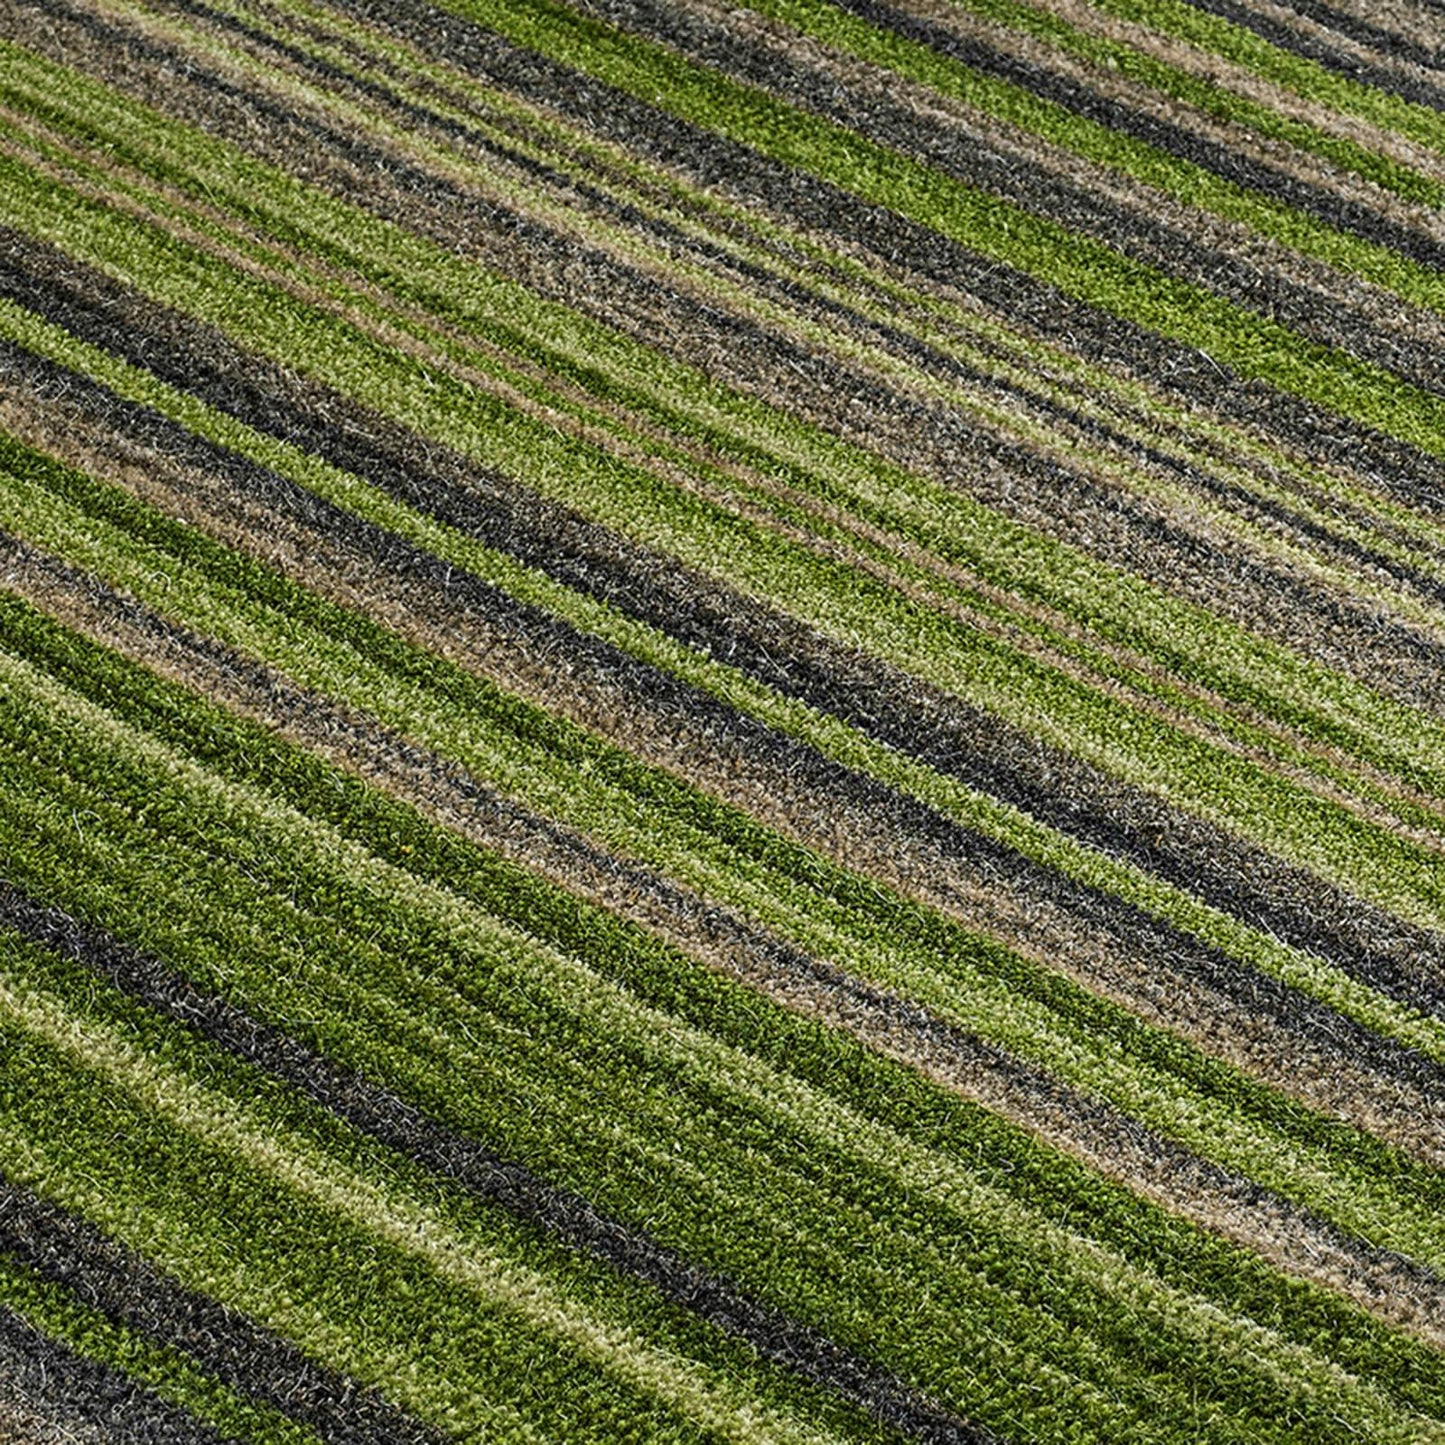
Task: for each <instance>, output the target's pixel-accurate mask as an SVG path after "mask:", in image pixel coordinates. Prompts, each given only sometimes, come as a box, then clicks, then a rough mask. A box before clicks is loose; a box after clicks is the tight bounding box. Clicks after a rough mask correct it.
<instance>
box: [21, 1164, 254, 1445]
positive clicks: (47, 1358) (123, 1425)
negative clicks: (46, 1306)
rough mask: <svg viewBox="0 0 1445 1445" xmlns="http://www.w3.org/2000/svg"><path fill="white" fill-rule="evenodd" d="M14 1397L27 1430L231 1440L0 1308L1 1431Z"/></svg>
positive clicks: (135, 1439)
mask: <svg viewBox="0 0 1445 1445" xmlns="http://www.w3.org/2000/svg"><path fill="white" fill-rule="evenodd" d="M8 1193H9V1190H8V1188H7V1186H6V1185H5V1184H4V1182H3V1181H0V1211H3V1210H4V1209H5V1207H6V1205H7V1204H8V1202H9V1201H8V1198H7V1195H8ZM0 1218H3V1214H0ZM0 1248H4V1240H3V1236H0ZM10 1400H14V1401H15V1402H16V1405H17V1410H23V1411H24V1412H25V1414H26V1415H28V1416H29V1417H30V1419H29V1420H28V1421H27V1422H26V1423H27V1428H29V1427H30V1426H36V1427H38V1426H41V1425H47V1426H49V1427H51V1429H53V1430H54V1431H55V1432H56V1433H55V1435H54V1436H53V1437H50V1438H54V1439H64V1440H74V1439H80V1440H82V1441H100V1440H104V1441H106V1442H108V1445H222V1442H223V1441H224V1440H225V1438H226V1437H224V1436H222V1435H221V1434H220V1432H219V1431H217V1430H215V1429H213V1428H212V1427H211V1426H209V1425H206V1424H203V1423H202V1422H201V1421H199V1420H196V1419H193V1418H192V1417H191V1416H190V1415H188V1414H187V1413H186V1412H185V1411H184V1410H182V1409H181V1408H180V1407H179V1406H178V1405H173V1404H171V1402H170V1401H168V1400H164V1399H162V1398H161V1397H160V1396H159V1395H157V1394H155V1393H154V1392H153V1391H151V1390H148V1389H146V1388H145V1387H144V1386H142V1385H138V1384H137V1383H136V1382H135V1381H134V1380H132V1379H131V1378H130V1377H129V1376H127V1375H125V1374H123V1373H122V1372H121V1371H119V1370H116V1369H113V1368H112V1367H111V1366H109V1365H103V1364H101V1363H100V1362H99V1361H97V1360H91V1359H87V1358H86V1357H85V1356H84V1355H80V1354H77V1353H76V1352H75V1351H74V1350H72V1349H70V1348H69V1347H68V1346H67V1345H64V1344H62V1343H61V1342H60V1341H58V1340H53V1339H50V1338H49V1337H48V1336H46V1335H44V1334H42V1333H41V1332H40V1331H39V1330H37V1329H36V1328H35V1327H34V1326H33V1325H31V1324H29V1323H28V1322H27V1321H26V1320H24V1319H23V1318H21V1317H20V1316H19V1315H17V1314H15V1313H14V1311H12V1310H9V1309H6V1308H4V1307H3V1306H0V1432H3V1431H4V1430H5V1425H6V1419H5V1414H6V1411H5V1406H6V1404H7V1403H9V1401H10ZM89 1432H94V1433H89ZM0 1438H3V1439H8V1440H13V1441H14V1442H15V1445H40V1442H41V1440H42V1439H44V1437H40V1436H38V1435H37V1436H30V1435H28V1434H27V1436H25V1437H21V1436H10V1435H8V1434H0Z"/></svg>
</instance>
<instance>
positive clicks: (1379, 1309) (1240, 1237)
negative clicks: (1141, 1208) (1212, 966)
mask: <svg viewBox="0 0 1445 1445" xmlns="http://www.w3.org/2000/svg"><path fill="white" fill-rule="evenodd" d="M37 590H39V591H42V592H43V591H44V590H45V589H44V587H43V586H42V587H41V588H40V589H37ZM47 600H48V599H47ZM75 600H76V601H78V600H79V599H75ZM65 610H71V609H69V608H67V609H65ZM75 610H76V611H77V612H84V610H85V609H84V607H81V608H78V609H75ZM104 630H106V631H109V632H110V633H111V635H112V637H113V639H114V640H115V641H117V642H118V643H119V644H120V645H121V646H122V648H124V647H125V645H126V643H127V641H131V642H132V644H133V642H134V640H133V639H126V638H125V637H123V636H121V635H120V634H121V633H122V632H123V631H124V629H123V628H116V627H114V624H113V621H112V622H111V623H110V625H108V626H106V627H105V628H104ZM141 648H142V650H148V651H151V652H152V653H153V652H154V648H153V646H151V645H149V644H148V643H144V642H143V643H142V644H141ZM146 660H148V661H149V662H150V663H151V665H156V663H157V661H158V659H157V658H156V657H155V656H151V657H149V658H148V659H146ZM176 661H177V659H176V657H175V656H174V655H172V657H171V659H170V660H169V662H165V663H161V665H160V670H161V671H162V672H163V673H170V674H172V675H174V676H176V677H177V678H178V679H181V680H185V681H188V682H190V683H191V684H192V685H195V684H196V683H197V682H200V683H201V684H202V685H204V683H205V682H206V681H210V682H212V683H217V684H219V685H218V686H217V687H216V693H217V694H218V695H221V696H224V695H225V694H227V693H229V694H231V697H230V698H227V699H226V700H227V701H232V702H234V701H235V700H236V697H237V693H238V684H237V680H236V678H235V677H234V676H233V675H230V674H225V673H220V674H218V675H217V674H213V675H212V676H211V677H210V678H201V677H199V676H198V674H197V673H196V671H195V668H194V664H193V663H191V664H187V663H185V662H182V663H181V664H180V665H179V666H177V665H176ZM248 701H249V703H250V705H248ZM239 710H240V711H243V712H247V713H250V714H252V715H254V716H257V717H261V718H264V719H265V720H267V721H269V722H271V723H272V724H273V725H276V726H278V727H280V728H281V730H282V731H283V732H285V733H286V734H288V735H289V736H292V737H293V739H294V740H296V741H300V742H302V743H303V744H307V745H316V746H317V748H318V750H319V751H323V752H325V753H327V754H329V755H330V756H331V757H332V758H333V759H334V760H335V761H338V762H340V763H341V764H342V765H343V766H347V765H348V764H350V763H351V762H352V761H353V759H352V758H351V757H350V756H349V750H348V749H347V748H345V747H343V746H341V745H340V744H339V742H338V734H337V733H335V732H328V731H327V729H326V719H325V715H324V714H323V713H320V712H317V713H315V714H313V715H312V716H311V717H310V718H308V717H306V716H305V714H298V713H295V712H292V713H287V714H285V715H278V714H277V713H276V710H275V706H274V703H272V702H270V701H269V700H267V699H266V698H265V697H264V695H263V694H258V695H256V696H255V697H254V698H252V699H249V700H242V701H241V706H240V708H239ZM313 731H319V732H321V733H322V734H323V736H321V737H314V736H311V734H312V733H313ZM360 761H361V762H362V769H361V770H362V771H364V772H365V773H367V774H369V775H370V776H371V780H372V781H374V782H376V783H378V784H380V785H382V786H384V787H386V788H387V789H388V791H392V792H394V793H396V794H397V795H399V796H403V797H407V798H409V800H411V801H414V802H417V803H418V804H419V805H420V806H421V807H422V809H423V811H424V812H427V813H429V814H431V815H433V816H435V817H436V818H437V820H438V821H441V822H443V823H444V824H448V823H451V824H455V823H456V822H457V821H459V820H458V819H457V817H455V816H452V817H448V816H447V814H448V805H447V802H446V800H445V796H444V793H442V794H438V790H437V789H436V788H435V787H434V786H431V787H425V786H424V787H423V789H422V790H421V793H418V792H417V790H416V787H415V783H414V782H409V781H408V780H406V779H399V778H398V777H397V775H396V773H395V772H394V771H392V770H390V769H389V768H388V765H387V763H386V762H385V760H384V759H383V758H380V757H379V756H378V753H377V752H376V751H374V750H373V751H368V752H366V753H365V755H364V757H363V758H362V759H361V760H360ZM424 793H430V794H431V796H430V797H427V796H423V795H422V794H424ZM471 816H472V817H473V818H474V817H475V814H474V813H472V814H471ZM464 831H470V832H472V833H473V835H474V836H478V837H479V840H480V841H484V842H485V843H486V844H487V845H489V846H494V847H498V848H499V850H500V851H502V852H503V853H506V854H517V849H516V845H515V841H513V842H512V844H511V846H508V840H507V838H506V837H505V836H504V835H497V834H491V835H487V836H485V837H482V836H481V835H480V834H479V833H478V830H476V828H475V826H474V825H473V826H472V827H471V828H470V829H464ZM518 861H522V862H524V863H526V864H528V865H529V866H540V867H541V869H542V871H543V872H544V875H545V873H546V864H547V860H546V859H544V858H539V857H538V856H537V855H536V854H535V853H534V852H532V851H530V850H527V851H524V852H522V853H521V854H519V855H518ZM565 862H566V870H567V877H564V878H562V879H558V880H556V881H559V882H562V883H563V885H564V886H568V885H569V884H570V886H573V887H575V888H577V891H578V892H579V893H581V895H582V896H584V897H589V898H593V899H595V901H597V902H599V903H602V904H603V906H609V905H612V904H615V903H616V902H617V896H616V892H615V888H614V890H612V891H609V890H608V888H607V887H606V886H605V884H603V883H602V880H601V879H600V878H596V877H592V878H589V877H588V876H586V875H585V874H579V873H578V871H577V869H576V861H575V856H574V855H570V854H568V855H565ZM579 885H580V886H579ZM598 885H601V886H598ZM641 921H644V922H645V923H646V922H649V921H650V920H647V919H646V918H645V917H644V918H642V919H641ZM662 931H663V932H664V933H667V932H672V933H673V934H674V936H675V935H676V929H675V928H668V927H666V926H664V928H663V929H662ZM678 941H680V942H682V943H683V945H684V946H685V947H688V948H689V951H691V952H693V953H694V955H695V956H699V957H701V958H702V961H704V962H707V963H709V964H711V965H712V966H718V964H719V962H721V965H722V967H723V969H724V971H726V972H729V973H731V974H732V975H733V976H736V977H741V978H743V979H744V980H745V981H747V982H749V983H750V984H752V985H753V986H755V987H759V988H760V989H761V990H762V991H763V992H765V993H767V994H768V996H769V997H771V998H773V999H774V1000H775V1001H776V1002H778V1003H780V1004H782V1005H784V1006H785V1007H790V1008H793V1009H796V1010H798V1011H800V1012H802V1013H805V1014H808V1015H809V1016H811V1017H814V1018H817V1019H819V1020H820V1021H822V1022H824V1023H827V1024H828V1025H830V1026H832V1027H835V1028H838V1029H839V1030H840V1031H844V1032H847V1033H849V1034H851V1035H853V1036H854V1037H856V1038H858V1039H860V1040H861V1041H862V1042H864V1043H865V1044H867V1045H869V1046H870V1047H872V1048H874V1049H876V1050H877V1051H878V1052H879V1053H881V1054H883V1055H884V1056H885V1057H889V1058H893V1059H895V1060H897V1061H898V1062H901V1063H903V1064H905V1065H907V1066H908V1067H911V1068H914V1069H917V1070H918V1071H919V1072H920V1073H922V1074H923V1075H924V1076H925V1077H927V1078H929V1079H931V1080H932V1081H933V1082H935V1083H938V1084H940V1085H941V1086H943V1087H945V1088H949V1089H953V1090H955V1091H957V1092H958V1093H959V1094H961V1095H962V1096H963V1097H966V1098H969V1099H972V1100H974V1101H976V1102H978V1103H980V1104H982V1105H983V1106H984V1107H986V1108H989V1109H991V1110H993V1111H994V1112H996V1113H998V1114H999V1115H1001V1116H1002V1117H1003V1118H1005V1119H1007V1120H1009V1121H1010V1122H1012V1123H1015V1124H1018V1125H1020V1126H1021V1127H1023V1128H1025V1129H1027V1130H1028V1131H1030V1132H1032V1133H1034V1134H1035V1135H1037V1136H1038V1137H1039V1138H1041V1139H1042V1140H1043V1141H1044V1142H1046V1143H1048V1144H1050V1145H1052V1146H1053V1147H1055V1148H1058V1149H1060V1150H1062V1151H1063V1152H1065V1153H1067V1154H1070V1155H1071V1156H1073V1157H1075V1158H1077V1159H1079V1160H1081V1161H1082V1162H1084V1163H1085V1164H1087V1165H1089V1166H1090V1167H1092V1168H1094V1169H1095V1170H1097V1171H1098V1172H1099V1173H1101V1174H1102V1175H1104V1176H1105V1177H1107V1178H1110V1179H1112V1180H1114V1181H1116V1182H1117V1183H1120V1184H1122V1185H1124V1186H1126V1187H1128V1188H1130V1189H1132V1190H1134V1191H1136V1192H1137V1193H1139V1194H1141V1195H1142V1196H1143V1197H1145V1198H1147V1199H1149V1200H1151V1201H1152V1202H1154V1203H1156V1204H1159V1205H1161V1206H1162V1207H1164V1208H1166V1209H1169V1210H1171V1211H1173V1212H1175V1213H1178V1214H1181V1215H1182V1216H1183V1217H1185V1218H1187V1219H1190V1220H1191V1221H1193V1222H1194V1223H1196V1224H1199V1225H1201V1226H1202V1227H1205V1228H1207V1229H1211V1230H1214V1231H1216V1232H1218V1233H1220V1234H1222V1235H1223V1236H1225V1237H1226V1238H1229V1239H1232V1240H1233V1241H1235V1242H1236V1243H1238V1244H1240V1245H1242V1246H1244V1247H1246V1248H1249V1249H1252V1250H1255V1251H1256V1252H1258V1253H1260V1254H1261V1255H1262V1256H1263V1257H1264V1258H1265V1259H1267V1260H1268V1261H1269V1262H1270V1263H1271V1264H1272V1265H1274V1266H1275V1267H1276V1268H1279V1269H1282V1270H1285V1271H1286V1272H1288V1273H1293V1274H1295V1275H1298V1276H1300V1277H1302V1278H1306V1279H1310V1280H1313V1281H1314V1282H1315V1283H1318V1284H1322V1285H1325V1286H1327V1287H1329V1288H1331V1289H1334V1290H1336V1291H1339V1292H1341V1293H1343V1294H1344V1295H1346V1296H1347V1297H1349V1298H1351V1299H1353V1300H1355V1301H1356V1303H1358V1304H1360V1305H1362V1306H1363V1307H1365V1308H1367V1309H1369V1310H1370V1311H1371V1312H1373V1313H1375V1314H1377V1315H1379V1316H1380V1317H1381V1318H1383V1319H1386V1320H1389V1321H1391V1322H1392V1323H1395V1324H1397V1325H1400V1326H1402V1327H1405V1328H1407V1329H1409V1330H1410V1331H1411V1332H1413V1333H1415V1334H1417V1335H1419V1336H1420V1337H1421V1338H1423V1339H1425V1340H1427V1341H1429V1342H1432V1343H1434V1344H1437V1345H1439V1346H1440V1347H1442V1348H1445V1296H1441V1297H1437V1296H1436V1295H1435V1293H1434V1292H1432V1291H1430V1290H1428V1289H1422V1287H1421V1286H1420V1285H1419V1283H1418V1282H1417V1281H1416V1280H1414V1279H1413V1278H1412V1277H1411V1276H1410V1275H1408V1274H1407V1273H1404V1272H1401V1271H1399V1270H1396V1269H1395V1268H1394V1267H1393V1266H1392V1265H1390V1263H1389V1262H1388V1260H1387V1259H1384V1260H1381V1259H1370V1260H1362V1259H1361V1258H1360V1257H1359V1256H1358V1255H1356V1254H1355V1253H1354V1252H1352V1251H1350V1250H1349V1249H1348V1248H1345V1247H1342V1246H1341V1245H1340V1244H1339V1243H1337V1242H1336V1241H1335V1240H1334V1239H1333V1237H1332V1236H1331V1235H1330V1234H1329V1233H1328V1232H1327V1231H1323V1230H1321V1229H1320V1228H1319V1227H1318V1226H1316V1225H1314V1224H1313V1223H1312V1222H1311V1221H1310V1220H1309V1219H1308V1218H1307V1217H1302V1216H1299V1215H1297V1214H1295V1213H1294V1212H1293V1211H1292V1210H1290V1209H1288V1208H1285V1209H1283V1210H1282V1211H1281V1210H1277V1209H1274V1208H1272V1207H1268V1206H1264V1207H1262V1206H1261V1205H1260V1204H1259V1202H1258V1200H1256V1199H1254V1198H1252V1197H1248V1198H1241V1197H1238V1196H1235V1195H1233V1194H1232V1193H1231V1192H1230V1191H1229V1190H1227V1189H1226V1190H1221V1189H1220V1188H1219V1187H1218V1186H1217V1185H1215V1184H1214V1183H1213V1182H1212V1181H1211V1180H1210V1178H1209V1177H1208V1175H1207V1173H1206V1172H1204V1171H1199V1170H1196V1171H1193V1172H1191V1171H1189V1170H1184V1169H1181V1168H1180V1166H1179V1162H1178V1160H1177V1159H1170V1160H1167V1161H1165V1160H1161V1159H1160V1158H1159V1156H1158V1155H1157V1153H1155V1152H1154V1150H1153V1148H1152V1146H1151V1145H1150V1144H1149V1142H1148V1140H1147V1139H1146V1138H1140V1137H1138V1136H1137V1135H1136V1134H1135V1133H1134V1131H1133V1130H1132V1129H1130V1128H1127V1127H1118V1126H1117V1121H1113V1120H1111V1119H1109V1118H1105V1117H1100V1116H1097V1115H1085V1116H1080V1115H1079V1114H1078V1113H1076V1112H1075V1111H1073V1110H1072V1109H1071V1108H1070V1107H1069V1106H1068V1103H1067V1101H1066V1100H1065V1099H1059V1098H1056V1097H1054V1096H1052V1095H1051V1094H1046V1093H1039V1092H1036V1091H1034V1090H1032V1089H1031V1088H1029V1087H1028V1085H1027V1084H1025V1083H1022V1082H1021V1081H1020V1080H1018V1079H1017V1078H1014V1077H1012V1076H1009V1075H1007V1074H1004V1073H1001V1072H999V1071H997V1070H995V1069H993V1068H991V1067H989V1066H988V1065H986V1064H983V1063H978V1062H972V1061H962V1060H960V1059H959V1057H958V1056H957V1055H956V1054H955V1053H953V1052H952V1051H950V1050H945V1049H943V1048H941V1047H940V1046H938V1045H936V1044H931V1043H929V1042H928V1041H927V1040H926V1039H921V1038H920V1037H918V1036H916V1035H910V1034H908V1033H907V1032H906V1031H905V1030H903V1029H902V1028H901V1027H900V1026H899V1025H898V1024H897V1023H892V1024H884V1023H881V1022H880V1021H879V1020H878V1018H876V1017H862V1016H861V1015H860V1012H859V1010H858V1009H857V1007H856V1005H853V1006H850V1004H849V1002H848V1000H847V999H846V998H842V997H839V996H836V995H831V994H829V993H828V992H827V991H826V990H824V989H822V988H819V987H817V986H812V987H809V986H807V985H804V984H802V983H800V982H799V981H798V980H797V979H796V978H795V977H792V976H788V977H781V976H778V975H776V974H771V975H770V974H768V973H766V972H763V971H761V970H760V969H759V967H758V961H757V958H756V956H755V955H754V956H753V958H752V960H751V963H749V962H748V961H747V957H748V956H747V955H746V954H734V955H733V956H732V957H731V958H727V959H720V958H719V956H718V955H716V954H714V955H713V956H712V957H710V958H709V957H707V956H706V953H705V952H704V953H703V954H699V953H698V951H697V949H696V940H694V939H680V940H678Z"/></svg>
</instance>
